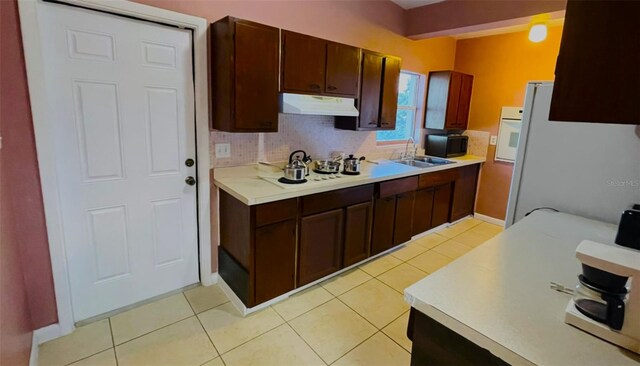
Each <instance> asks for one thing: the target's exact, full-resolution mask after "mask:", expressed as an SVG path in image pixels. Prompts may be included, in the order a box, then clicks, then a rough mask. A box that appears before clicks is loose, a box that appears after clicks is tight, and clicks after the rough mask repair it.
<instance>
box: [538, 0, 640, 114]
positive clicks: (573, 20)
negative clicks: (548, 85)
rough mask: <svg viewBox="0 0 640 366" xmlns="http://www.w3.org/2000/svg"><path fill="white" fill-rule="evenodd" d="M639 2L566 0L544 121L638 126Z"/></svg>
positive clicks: (639, 83) (639, 76)
mask: <svg viewBox="0 0 640 366" xmlns="http://www.w3.org/2000/svg"><path fill="white" fill-rule="evenodd" d="M639 19H640V2H638V1H615V0H611V1H601V0H600V1H578V0H569V1H568V2H567V8H566V13H565V18H564V28H563V31H562V40H561V43H560V53H559V54H558V60H557V63H556V77H555V82H554V84H553V95H552V97H551V108H550V113H549V119H550V120H552V121H568V122H596V123H619V124H636V125H637V124H640V104H639V103H638V101H639V100H640V27H638V20H639Z"/></svg>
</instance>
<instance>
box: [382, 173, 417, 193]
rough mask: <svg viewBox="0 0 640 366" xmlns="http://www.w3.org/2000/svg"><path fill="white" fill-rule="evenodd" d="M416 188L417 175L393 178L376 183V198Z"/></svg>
mask: <svg viewBox="0 0 640 366" xmlns="http://www.w3.org/2000/svg"><path fill="white" fill-rule="evenodd" d="M417 189H418V177H416V176H414V177H407V178H400V179H394V180H392V181H388V182H382V183H379V184H378V192H377V197H378V198H384V197H389V196H395V195H396V194H400V193H406V192H412V191H415V190H417Z"/></svg>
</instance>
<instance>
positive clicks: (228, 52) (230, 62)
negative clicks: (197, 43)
mask: <svg viewBox="0 0 640 366" xmlns="http://www.w3.org/2000/svg"><path fill="white" fill-rule="evenodd" d="M210 40H211V70H210V71H211V85H212V86H211V107H212V113H211V128H212V129H216V130H221V131H228V132H276V131H278V75H279V73H278V65H279V64H278V59H279V49H280V48H279V45H280V43H279V42H280V37H279V29H278V28H274V27H269V26H266V25H262V24H258V23H254V22H250V21H247V20H242V19H237V18H233V17H225V18H223V19H220V20H218V21H217V22H215V23H213V24H212V25H211V34H210Z"/></svg>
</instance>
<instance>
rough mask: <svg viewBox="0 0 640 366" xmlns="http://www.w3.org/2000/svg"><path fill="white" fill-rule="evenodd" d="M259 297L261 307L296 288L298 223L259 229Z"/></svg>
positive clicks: (257, 242) (257, 231)
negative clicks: (263, 303)
mask: <svg viewBox="0 0 640 366" xmlns="http://www.w3.org/2000/svg"><path fill="white" fill-rule="evenodd" d="M255 242H256V244H255V245H256V249H255V269H256V270H255V288H256V291H255V294H256V295H255V296H256V303H258V304H259V303H261V302H264V301H267V300H270V299H273V298H274V297H277V296H280V295H282V294H284V293H286V292H289V291H291V290H293V289H294V288H295V282H294V274H295V262H296V260H295V253H296V221H295V220H287V221H283V222H279V223H276V224H271V225H267V226H263V227H259V228H257V229H256V237H255Z"/></svg>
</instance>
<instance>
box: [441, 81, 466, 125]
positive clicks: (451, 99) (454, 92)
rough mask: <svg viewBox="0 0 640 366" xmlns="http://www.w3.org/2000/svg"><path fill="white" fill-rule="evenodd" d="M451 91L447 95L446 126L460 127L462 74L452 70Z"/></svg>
mask: <svg viewBox="0 0 640 366" xmlns="http://www.w3.org/2000/svg"><path fill="white" fill-rule="evenodd" d="M449 77H450V79H449V92H448V94H447V95H448V96H447V112H446V113H447V114H446V116H445V121H444V128H457V127H458V104H459V103H460V88H461V86H462V75H461V74H460V73H457V72H451V75H450V76H449Z"/></svg>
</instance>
